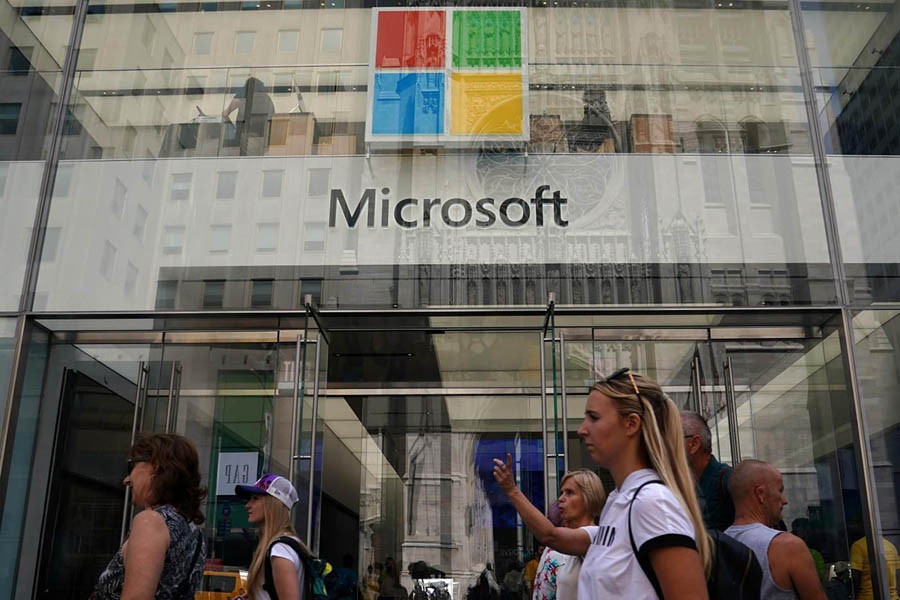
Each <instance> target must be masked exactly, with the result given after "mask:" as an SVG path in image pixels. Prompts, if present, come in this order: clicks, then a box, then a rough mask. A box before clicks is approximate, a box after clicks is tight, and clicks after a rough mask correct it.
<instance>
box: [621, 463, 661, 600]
mask: <svg viewBox="0 0 900 600" xmlns="http://www.w3.org/2000/svg"><path fill="white" fill-rule="evenodd" d="M651 483H658V484H660V485H665V483H664V482H663V481H662V480H660V479H652V480H650V481H645V482H644V483H642V484H641V485H639V486H638V488H637V489H636V490H634V494H633V495H632V496H631V500H630V501H629V502H628V539H629V540H630V541H631V551H632V552H634V557H635V558H637V561H638V564H639V565H640V566H641V570H642V571H643V572H644V575H646V576H647V579H649V580H650V585H652V586H653V590H654V591H655V592H656V595H657V597H659V598H662V597H663V593H662V587H661V586H660V585H659V579H658V578H657V577H656V573H655V572H654V571H653V565H652V564H650V557H649V556H646V555H644V556H641V554H639V553H638V548H637V545H636V544H635V543H634V534H633V533H632V532H631V509H632V507H633V506H634V500H635V499H636V498H637V495H638V494H639V493H640V492H641V490H642V489H644V486H648V485H650V484H651Z"/></svg>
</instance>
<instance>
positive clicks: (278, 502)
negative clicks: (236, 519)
mask: <svg viewBox="0 0 900 600" xmlns="http://www.w3.org/2000/svg"><path fill="white" fill-rule="evenodd" d="M235 493H236V494H237V495H238V496H239V497H241V498H244V499H245V506H246V507H247V520H248V521H250V523H252V524H254V525H256V527H257V529H259V543H258V544H257V546H256V551H255V552H254V553H253V560H252V561H251V563H250V572H249V574H248V577H247V588H248V589H249V590H250V593H249V597H250V598H251V599H252V600H270V599H271V598H278V600H300V598H301V595H302V594H301V590H303V589H304V588H303V585H304V581H303V575H304V573H303V567H302V562H301V560H300V556H299V555H298V554H297V552H296V551H295V550H294V549H293V548H291V547H290V546H289V545H288V544H286V543H284V542H279V541H277V540H278V538H279V537H282V536H287V537H291V538H293V539H294V540H296V541H297V543H298V544H299V546H300V548H301V550H302V551H303V552H304V553H306V555H307V556H312V553H311V552H310V551H309V549H308V548H307V547H306V546H305V545H304V544H303V542H302V541H300V538H298V537H297V532H296V531H294V526H293V525H292V524H291V507H293V506H294V504H295V503H296V502H297V500H299V496H297V490H295V489H294V486H293V485H291V482H289V481H288V480H287V479H285V478H284V477H279V476H278V475H272V474H268V475H263V476H262V478H260V480H259V481H257V482H256V483H254V484H253V485H239V486H237V487H235ZM267 556H271V560H272V579H273V581H266V573H265V572H266V570H265V564H266V557H267Z"/></svg>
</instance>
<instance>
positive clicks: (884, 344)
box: [850, 310, 900, 594]
mask: <svg viewBox="0 0 900 600" xmlns="http://www.w3.org/2000/svg"><path fill="white" fill-rule="evenodd" d="M898 316H900V313H898V311H897V310H867V311H862V312H859V313H857V314H856V315H855V316H854V318H853V335H854V338H855V341H856V346H855V350H856V372H857V377H858V380H859V390H860V394H861V396H862V406H863V415H862V418H863V419H864V424H865V426H866V435H867V436H868V443H869V447H870V449H871V453H872V454H871V460H872V467H873V471H874V472H873V473H872V476H873V481H874V486H875V489H874V492H875V503H876V507H877V509H878V518H879V520H880V522H881V531H879V532H878V537H879V539H880V540H881V543H882V544H883V545H884V546H885V549H884V554H882V555H881V556H880V557H879V558H882V557H883V558H884V559H886V563H887V564H886V563H885V561H882V562H881V571H880V572H881V573H882V574H884V573H885V572H888V573H889V582H890V583H891V593H892V594H896V590H897V587H896V585H897V582H896V572H897V571H896V570H897V563H896V559H895V557H896V556H897V553H896V549H897V548H898V547H900V506H898V498H900V489H898V485H900V483H898V482H900V480H898V477H897V472H898V467H900V455H898V452H897V449H898V447H900V407H898V403H897V400H896V389H897V385H898V384H900V381H898V375H897V373H898V371H897V357H898V351H897V349H898V348H900V318H898ZM862 535H863V531H862V528H861V527H860V528H858V529H856V530H854V531H853V534H852V537H851V540H850V542H851V543H852V544H853V546H852V547H851V551H850V563H851V564H850V566H851V567H852V568H854V569H858V570H859V571H860V575H861V579H863V580H865V579H868V577H867V575H868V573H867V572H868V571H869V569H870V568H871V565H870V564H869V560H868V558H867V557H868V553H867V552H864V551H863V548H864V547H865V540H862V541H858V540H859V539H860V538H861V537H862ZM886 567H887V568H886ZM882 576H883V575H882ZM868 583H869V585H870V582H868ZM866 584H867V582H866V581H861V585H863V586H865V585H866Z"/></svg>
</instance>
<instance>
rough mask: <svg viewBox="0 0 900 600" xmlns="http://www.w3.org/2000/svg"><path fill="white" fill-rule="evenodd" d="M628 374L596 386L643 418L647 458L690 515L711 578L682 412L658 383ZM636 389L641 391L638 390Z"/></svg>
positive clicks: (708, 545) (710, 549) (708, 549)
mask: <svg viewBox="0 0 900 600" xmlns="http://www.w3.org/2000/svg"><path fill="white" fill-rule="evenodd" d="M627 375H628V377H616V376H615V375H614V376H613V377H612V378H610V379H606V380H605V381H602V382H598V383H595V384H594V386H593V387H592V389H593V390H596V391H598V392H600V393H602V394H603V395H605V396H607V397H608V398H610V399H611V400H613V403H614V404H615V406H616V410H617V412H618V413H619V414H620V415H622V416H623V417H624V416H626V415H629V414H637V415H638V416H639V417H641V441H642V443H643V447H644V450H645V451H646V452H647V458H648V460H649V461H650V465H651V466H652V467H653V470H654V471H656V472H657V473H658V474H659V477H660V479H662V481H663V483H665V485H666V487H668V488H669V490H670V491H671V492H672V494H673V495H674V496H675V498H676V499H677V500H678V502H679V504H681V507H682V508H683V509H684V511H685V512H686V513H687V515H688V518H690V520H691V523H692V524H693V526H694V531H695V532H696V538H697V539H696V541H697V551H698V552H699V553H700V559H701V561H702V562H703V572H704V574H705V575H706V577H707V579H708V578H709V575H710V571H711V569H712V561H713V546H712V542H711V540H710V537H709V534H707V533H706V526H705V525H704V524H703V517H702V515H701V512H700V503H699V502H698V501H697V493H696V491H695V489H694V480H693V478H692V476H691V471H690V468H689V467H688V462H687V454H686V453H685V451H684V435H683V431H682V428H681V414H680V412H679V410H678V407H676V406H675V403H674V402H672V399H671V398H669V397H668V396H667V395H666V394H665V393H664V392H663V391H662V388H661V387H660V386H659V384H658V383H656V382H655V381H653V380H651V379H649V378H647V377H644V376H643V375H640V374H638V373H635V372H633V371H631V372H627ZM635 388H637V390H638V391H639V393H637V394H636V393H635Z"/></svg>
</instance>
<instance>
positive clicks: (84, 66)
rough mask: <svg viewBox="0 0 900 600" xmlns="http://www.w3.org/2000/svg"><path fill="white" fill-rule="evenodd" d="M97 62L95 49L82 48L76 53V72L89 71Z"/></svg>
mask: <svg viewBox="0 0 900 600" xmlns="http://www.w3.org/2000/svg"><path fill="white" fill-rule="evenodd" d="M96 62H97V49H96V48H82V49H81V50H79V51H78V70H80V71H90V70H91V69H93V68H94V65H95V64H96Z"/></svg>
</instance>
